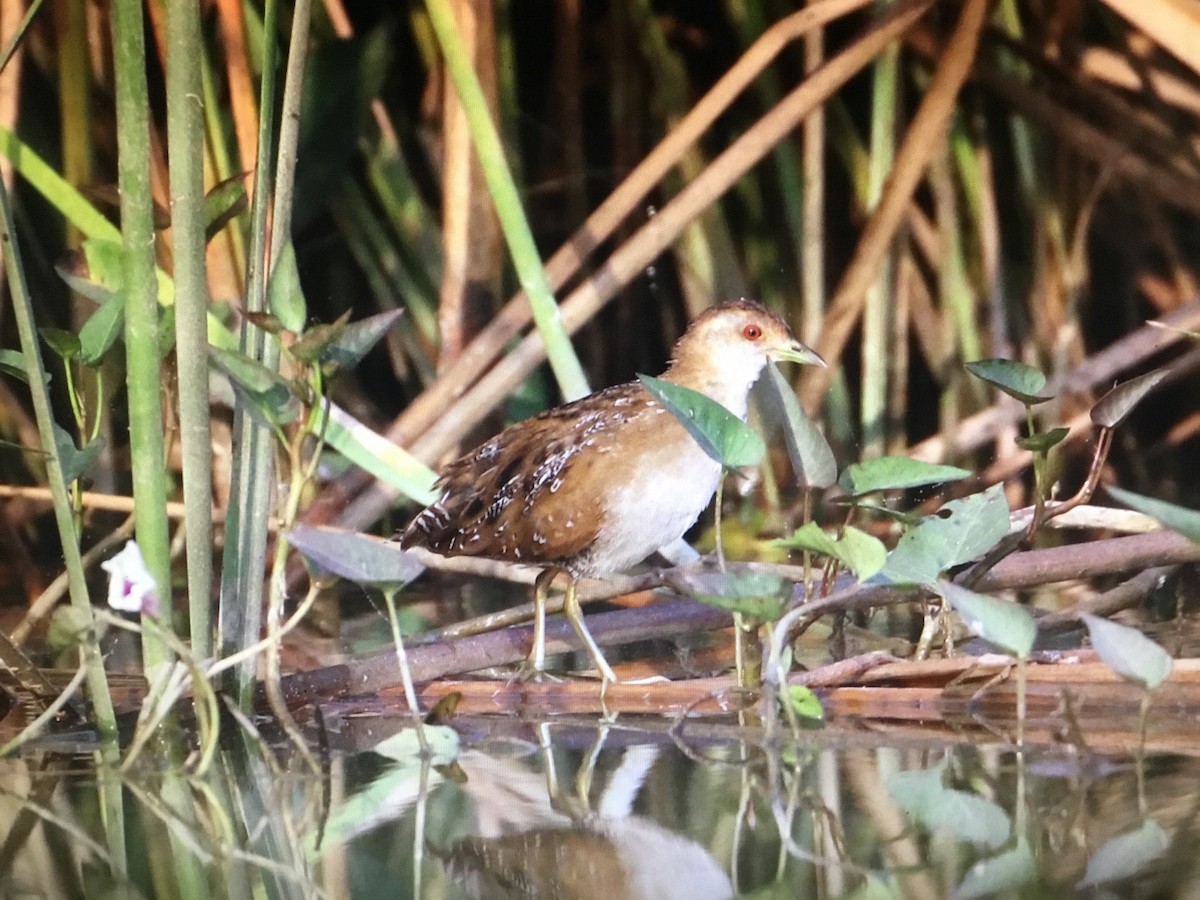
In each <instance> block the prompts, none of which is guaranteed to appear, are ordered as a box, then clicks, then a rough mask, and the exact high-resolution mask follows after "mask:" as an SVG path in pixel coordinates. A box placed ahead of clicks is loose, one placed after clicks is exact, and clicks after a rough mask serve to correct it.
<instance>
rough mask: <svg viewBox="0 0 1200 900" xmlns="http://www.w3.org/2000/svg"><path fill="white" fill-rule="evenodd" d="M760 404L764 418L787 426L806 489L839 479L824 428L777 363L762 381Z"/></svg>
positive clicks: (787, 439)
mask: <svg viewBox="0 0 1200 900" xmlns="http://www.w3.org/2000/svg"><path fill="white" fill-rule="evenodd" d="M759 383H760V384H761V385H762V391H761V393H760V395H759V397H760V403H759V406H760V408H761V409H762V411H763V415H764V417H765V418H766V419H767V420H768V421H770V422H772V423H773V424H774V425H776V426H777V427H779V428H782V429H783V437H784V442H785V443H786V445H787V449H788V458H789V459H790V460H791V462H792V471H793V472H795V473H796V482H797V484H799V485H800V487H804V488H827V487H829V486H830V485H832V484H833V483H834V481H836V480H837V460H835V459H834V457H833V450H832V449H830V447H829V442H828V441H827V440H825V435H823V434H822V433H821V429H820V428H819V427H817V424H816V423H815V422H814V421H813V420H812V419H810V418H809V417H808V416H807V415H806V414H805V412H804V408H803V407H802V406H800V401H799V400H797V399H796V393H795V391H793V390H792V386H791V385H790V384H788V380H787V379H786V378H784V377H783V375H782V373H780V371H779V370H778V369H777V368H775V366H773V365H769V366H767V377H766V378H764V379H763V380H762V381H761V382H759Z"/></svg>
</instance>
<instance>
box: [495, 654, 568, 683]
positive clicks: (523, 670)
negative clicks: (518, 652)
mask: <svg viewBox="0 0 1200 900" xmlns="http://www.w3.org/2000/svg"><path fill="white" fill-rule="evenodd" d="M517 681H520V682H521V683H525V682H528V681H532V682H535V683H537V684H559V683H561V682H562V681H563V679H562V678H559V677H558V676H557V675H551V674H550V673H549V672H547V671H546V670H545V669H544V668H542V667H541V666H539V665H537V663H535V662H534V661H533V660H532V659H527V660H525V661H524V662H523V663H521V664H520V665H519V666H517V668H516V671H515V672H513V675H512V677H511V678H510V679H509V680H508V683H509V684H513V683H514V682H517Z"/></svg>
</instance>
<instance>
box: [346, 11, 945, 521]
mask: <svg viewBox="0 0 1200 900" xmlns="http://www.w3.org/2000/svg"><path fill="white" fill-rule="evenodd" d="M928 6H929V3H928V2H925V0H922V2H916V3H908V4H905V5H904V6H902V7H899V8H898V9H897V10H896V11H893V12H892V13H889V14H888V15H887V16H886V17H885V18H884V19H882V20H881V21H880V22H879V23H878V24H877V25H875V26H873V27H872V28H871V29H870V30H869V31H867V33H866V34H864V35H863V36H862V37H860V38H859V39H858V40H857V41H855V42H854V43H853V44H851V45H850V47H848V48H847V49H846V50H844V51H842V52H841V53H840V54H838V55H837V56H835V57H833V58H832V59H830V60H829V61H828V62H827V63H826V64H825V65H824V66H822V67H821V68H820V69H819V70H818V71H817V72H816V73H815V74H814V75H813V76H812V77H811V78H809V79H807V80H806V81H804V82H803V83H802V84H801V85H800V86H799V87H797V88H796V89H795V90H793V91H792V92H791V93H790V94H788V95H787V96H786V97H784V99H783V100H781V101H780V102H779V103H778V104H776V105H775V106H774V107H773V108H772V109H771V110H770V111H769V112H768V113H767V114H766V115H764V116H763V117H762V118H761V119H759V121H758V122H757V123H756V124H755V125H754V126H753V127H752V128H751V129H750V130H748V131H747V132H746V133H745V134H743V135H742V136H741V137H740V138H738V139H737V140H736V141H735V142H734V143H733V144H732V145H731V146H730V147H729V148H728V149H727V150H725V152H724V153H722V154H721V155H720V156H719V157H718V158H717V159H716V160H714V161H713V163H712V164H711V165H709V166H708V167H707V168H706V169H705V170H704V172H703V173H702V174H701V175H700V176H699V177H698V178H696V179H695V180H694V181H692V182H691V183H690V184H688V185H687V186H686V187H685V188H684V189H683V190H682V191H680V193H679V194H678V195H677V196H676V197H675V198H674V199H672V200H671V202H670V203H668V204H667V205H666V206H665V207H664V208H663V209H662V210H661V211H660V212H659V213H658V214H657V215H656V216H654V217H653V218H652V219H650V220H649V221H648V222H646V223H645V224H644V225H643V226H642V228H641V229H639V230H638V232H637V234H635V235H634V236H633V238H631V239H630V240H629V241H627V242H626V243H625V244H623V245H622V246H621V247H620V248H619V249H618V250H617V251H616V252H615V253H614V254H613V255H612V256H611V257H610V258H609V259H608V260H607V261H606V262H605V264H604V265H603V266H602V267H601V268H600V269H599V270H598V271H597V272H596V274H595V276H594V277H592V278H591V279H589V280H588V281H587V282H585V283H584V284H583V285H581V286H580V287H579V288H577V289H576V290H575V291H574V292H573V293H572V294H571V295H570V296H569V297H568V298H567V299H566V300H565V301H563V303H562V304H561V306H560V311H561V314H562V320H563V325H564V327H565V328H566V329H567V332H568V333H572V334H573V333H574V332H576V331H578V330H579V329H580V328H581V327H583V325H584V324H585V323H586V322H587V321H588V320H589V319H591V317H592V316H593V315H595V314H596V312H597V311H598V310H599V309H600V308H601V307H603V306H604V304H605V303H607V302H608V301H609V300H611V299H612V298H613V297H614V296H615V295H616V293H617V291H618V290H620V289H621V287H622V286H624V285H626V284H628V283H629V282H630V281H631V280H632V279H633V278H634V277H636V276H637V274H638V273H640V272H641V271H642V270H643V269H644V268H645V267H646V266H647V265H648V264H650V263H651V262H653V260H654V259H655V258H657V257H658V256H659V255H660V254H661V253H662V252H663V251H664V250H665V249H666V248H668V247H669V246H670V245H671V243H672V242H673V241H674V240H675V239H676V238H677V237H678V236H679V234H680V233H681V232H682V231H683V229H684V228H686V227H687V225H689V224H690V223H691V222H692V221H694V220H695V219H696V217H697V216H699V215H700V214H701V213H702V212H703V211H704V210H706V209H708V208H709V207H710V206H711V205H712V204H713V203H715V202H716V201H717V199H719V198H720V197H721V195H723V194H724V193H725V192H726V191H727V190H728V189H729V188H730V187H731V186H732V185H733V184H734V183H735V182H736V181H737V180H738V179H739V178H741V177H742V176H743V175H744V174H745V173H746V172H747V171H749V170H750V169H751V168H752V167H753V166H754V165H755V164H757V163H758V162H759V161H760V160H761V159H762V158H763V157H764V156H766V155H767V154H768V153H769V152H770V151H771V148H772V147H774V146H775V145H776V144H777V143H778V142H779V141H781V140H783V139H784V137H785V136H786V135H787V134H789V133H790V132H791V131H792V130H793V129H795V127H796V126H797V124H799V123H800V122H801V121H802V120H803V119H804V117H805V116H806V115H807V114H808V113H809V112H811V111H812V110H813V109H814V108H815V107H816V106H818V105H819V104H821V103H823V102H824V101H825V100H826V99H828V97H829V96H831V95H832V94H833V93H834V92H835V91H836V90H837V89H838V88H840V87H841V86H842V85H843V84H845V83H846V82H847V81H849V80H850V78H851V77H853V76H854V75H855V74H856V73H857V72H859V71H861V69H862V68H863V67H864V66H866V65H867V64H868V63H869V62H870V61H871V60H872V59H874V57H875V56H876V55H877V54H878V53H879V52H880V51H881V50H882V49H883V48H884V47H886V46H887V45H888V44H889V43H891V42H892V41H893V40H896V39H897V38H898V37H899V36H900V35H902V34H903V33H904V31H906V30H907V29H908V28H909V27H911V26H912V24H913V23H914V22H916V21H917V19H919V18H920V16H921V15H922V14H923V13H924V11H925V10H926V9H927V8H928ZM470 352H471V351H470V347H468V348H467V350H465V351H464V354H463V355H464V357H465V356H466V355H467V354H469V353H470ZM544 358H545V348H544V347H543V346H542V342H541V339H540V338H539V337H538V335H537V334H536V333H535V334H531V335H529V336H528V337H526V338H525V339H524V340H522V341H521V343H520V344H519V345H518V346H517V347H516V348H514V349H513V350H512V352H510V353H509V354H508V355H507V356H506V357H504V359H503V360H501V361H500V362H499V363H497V364H496V366H495V367H494V368H493V369H492V370H491V371H490V372H489V373H488V374H487V375H486V376H485V377H484V378H483V379H481V380H480V381H479V383H478V384H477V385H476V386H475V387H474V388H472V389H471V390H470V391H469V392H467V393H466V394H465V395H464V396H463V397H462V399H461V400H460V401H459V402H458V403H457V404H456V405H455V406H454V408H453V409H451V410H449V411H446V410H445V409H444V408H443V409H442V410H440V412H442V413H443V415H442V417H441V418H440V419H439V420H438V421H437V422H435V423H434V424H433V425H432V426H431V427H430V428H429V430H428V431H426V432H425V434H424V435H423V436H422V437H421V439H420V440H418V441H417V442H416V443H414V444H413V445H412V446H411V447H410V448H409V449H410V451H411V452H412V453H413V455H414V456H416V457H417V458H419V459H422V460H425V461H431V460H436V459H437V458H438V457H439V456H440V455H441V454H442V453H444V452H445V451H446V450H447V449H448V448H450V447H452V446H454V445H455V444H456V443H457V442H458V441H459V440H461V439H462V438H463V437H464V436H465V435H466V433H467V432H468V431H469V430H470V428H471V427H472V426H473V425H474V423H475V422H477V421H478V420H479V419H480V418H481V417H482V416H484V415H485V414H486V413H487V412H488V411H490V410H492V409H494V408H495V407H496V406H497V405H498V404H499V403H500V402H501V401H502V400H503V399H504V398H505V396H507V394H508V393H509V391H510V390H512V388H513V387H514V386H515V385H517V384H519V383H520V382H521V380H522V379H524V378H525V377H526V376H527V375H528V374H529V373H530V372H532V371H533V369H534V368H535V367H536V366H537V365H538V364H539V363H540V362H541V361H542V360H543V359H544ZM390 502H391V496H390V493H389V492H388V491H387V490H385V489H384V488H382V487H378V486H376V487H373V488H372V489H370V490H369V491H368V492H367V493H365V494H364V495H362V496H361V497H359V498H358V499H357V500H355V501H354V502H353V503H351V504H350V505H349V506H348V507H347V509H346V510H345V512H344V513H343V515H342V517H341V521H342V522H343V523H345V524H348V525H351V526H357V527H361V526H362V525H363V524H365V523H369V522H372V521H374V520H375V519H376V518H378V517H379V516H380V515H381V514H382V513H383V511H384V510H386V509H387V508H388V506H389V504H390Z"/></svg>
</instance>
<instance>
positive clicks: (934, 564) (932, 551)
mask: <svg viewBox="0 0 1200 900" xmlns="http://www.w3.org/2000/svg"><path fill="white" fill-rule="evenodd" d="M1008 514H1009V513H1008V500H1007V499H1005V496H1004V486H1003V485H1001V484H994V485H992V486H991V487H990V488H988V489H987V490H986V491H981V492H980V493H978V494H971V495H969V496H967V497H963V498H962V499H959V500H951V501H950V502H949V503H947V504H946V505H945V506H943V507H942V508H941V509H940V510H938V511H937V512H936V513H934V514H933V515H931V516H926V517H925V518H923V519H922V520H921V521H920V522H919V523H917V524H916V525H914V526H913V527H912V528H910V529H908V531H906V532H905V533H904V535H903V536H902V537H901V538H900V540H899V542H897V544H896V546H895V548H893V550H892V552H891V553H889V554H888V558H887V562H886V563H884V566H883V571H882V573H881V575H882V577H883V578H884V579H886V580H887V581H890V582H892V583H893V584H931V583H933V582H934V581H936V580H937V578H938V576H940V575H941V574H942V573H943V572H945V571H946V570H947V569H951V568H953V567H954V566H959V565H962V564H963V563H967V562H971V561H972V560H975V559H978V558H979V557H981V556H983V555H984V554H985V553H987V552H988V551H989V550H990V549H992V547H994V546H995V545H996V544H997V543H998V542H999V541H1000V540H1001V538H1003V537H1004V536H1005V535H1006V534H1007V533H1008Z"/></svg>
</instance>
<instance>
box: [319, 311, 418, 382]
mask: <svg viewBox="0 0 1200 900" xmlns="http://www.w3.org/2000/svg"><path fill="white" fill-rule="evenodd" d="M402 315H404V310H402V309H389V310H388V311H386V312H381V313H376V314H375V315H373V316H368V317H367V318H365V319H360V320H359V321H357V322H353V323H351V324H349V325H346V326H344V327H343V328H342V329H341V330H340V332H339V333H338V334H336V335H335V336H334V339H333V341H332V342H330V343H329V345H328V346H326V347H325V349H324V350H323V351H322V352H321V354H320V358H321V362H322V363H328V364H330V365H333V366H335V367H336V368H338V369H343V370H344V369H353V368H354V367H355V366H357V365H358V364H359V362H361V361H362V358H363V357H364V356H366V355H367V354H368V353H369V352H370V351H371V348H372V347H374V346H375V345H376V344H378V343H379V342H380V341H381V340H382V339H383V337H384V335H386V334H387V333H388V332H389V331H390V330H391V328H392V326H393V325H395V324H396V320H397V319H399V318H400V317H401V316H402ZM339 321H340V320H339Z"/></svg>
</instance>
